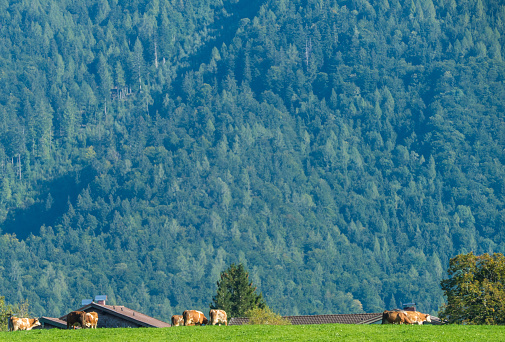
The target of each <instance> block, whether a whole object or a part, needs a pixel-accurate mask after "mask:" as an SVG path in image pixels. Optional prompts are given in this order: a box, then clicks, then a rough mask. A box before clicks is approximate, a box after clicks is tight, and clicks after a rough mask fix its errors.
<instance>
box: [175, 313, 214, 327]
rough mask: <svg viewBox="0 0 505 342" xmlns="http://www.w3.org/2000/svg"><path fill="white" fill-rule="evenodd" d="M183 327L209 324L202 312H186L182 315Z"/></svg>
mask: <svg viewBox="0 0 505 342" xmlns="http://www.w3.org/2000/svg"><path fill="white" fill-rule="evenodd" d="M182 316H183V317H184V325H185V326H188V325H202V324H207V323H209V320H208V319H207V318H206V317H205V315H204V314H203V312H201V311H197V310H186V311H184V312H183V313H182Z"/></svg>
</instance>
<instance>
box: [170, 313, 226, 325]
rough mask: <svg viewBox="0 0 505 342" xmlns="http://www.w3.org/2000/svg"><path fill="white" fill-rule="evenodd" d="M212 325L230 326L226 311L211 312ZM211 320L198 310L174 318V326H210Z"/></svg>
mask: <svg viewBox="0 0 505 342" xmlns="http://www.w3.org/2000/svg"><path fill="white" fill-rule="evenodd" d="M209 317H210V324H211V325H221V324H224V325H228V317H227V315H226V312H225V311H224V310H210V312H209ZM208 323H209V320H208V319H207V317H205V315H204V314H203V312H201V311H197V310H186V311H184V312H183V313H182V315H173V316H172V326H173V327H178V326H181V325H185V326H190V325H202V324H208Z"/></svg>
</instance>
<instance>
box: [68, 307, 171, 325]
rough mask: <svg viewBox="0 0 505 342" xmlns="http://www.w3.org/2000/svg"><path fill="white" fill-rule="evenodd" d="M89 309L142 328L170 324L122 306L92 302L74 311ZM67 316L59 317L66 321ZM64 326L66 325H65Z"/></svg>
mask: <svg viewBox="0 0 505 342" xmlns="http://www.w3.org/2000/svg"><path fill="white" fill-rule="evenodd" d="M90 309H99V310H103V311H105V312H107V313H108V314H111V315H114V316H117V317H120V318H122V319H124V320H127V321H131V322H134V323H137V324H139V325H141V326H143V327H151V328H168V327H170V324H169V323H167V322H163V321H160V320H159V319H156V318H154V317H151V316H147V315H145V314H143V313H141V312H138V311H135V310H132V309H129V308H127V307H126V306H122V305H105V304H98V303H95V302H92V303H90V304H88V305H85V306H83V307H82V308H80V309H77V310H76V311H90ZM66 318H67V315H65V316H62V317H60V319H61V320H66ZM65 324H66V323H65Z"/></svg>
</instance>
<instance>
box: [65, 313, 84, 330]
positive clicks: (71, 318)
mask: <svg viewBox="0 0 505 342" xmlns="http://www.w3.org/2000/svg"><path fill="white" fill-rule="evenodd" d="M76 323H78V324H79V325H80V326H81V328H83V329H84V328H85V327H86V312H85V311H72V312H71V313H69V314H68V315H67V329H70V327H74V324H76ZM74 329H75V327H74Z"/></svg>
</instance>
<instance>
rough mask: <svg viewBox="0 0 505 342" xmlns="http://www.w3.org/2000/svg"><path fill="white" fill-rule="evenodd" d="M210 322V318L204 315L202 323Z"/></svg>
mask: <svg viewBox="0 0 505 342" xmlns="http://www.w3.org/2000/svg"><path fill="white" fill-rule="evenodd" d="M208 323H209V320H208V319H207V318H206V317H205V316H203V320H202V324H208Z"/></svg>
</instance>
